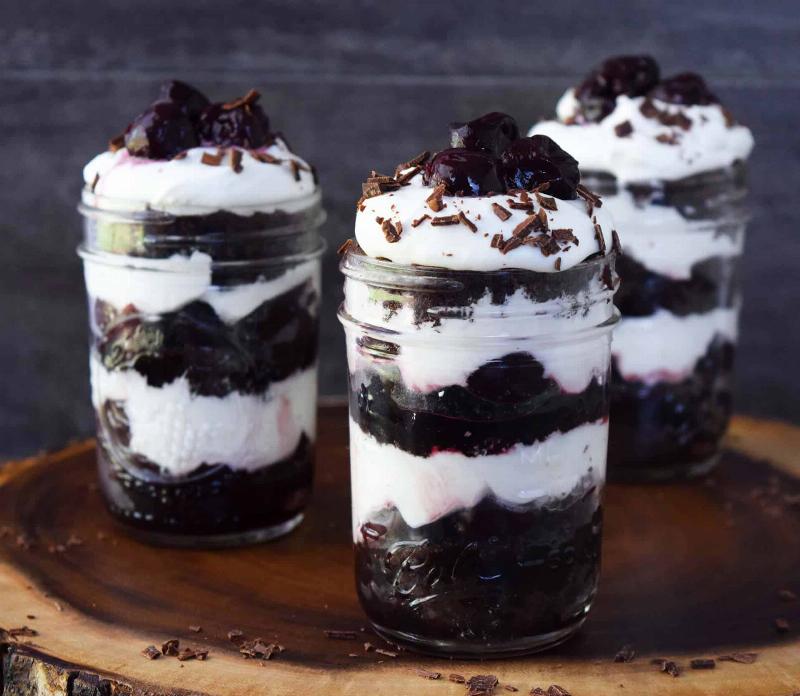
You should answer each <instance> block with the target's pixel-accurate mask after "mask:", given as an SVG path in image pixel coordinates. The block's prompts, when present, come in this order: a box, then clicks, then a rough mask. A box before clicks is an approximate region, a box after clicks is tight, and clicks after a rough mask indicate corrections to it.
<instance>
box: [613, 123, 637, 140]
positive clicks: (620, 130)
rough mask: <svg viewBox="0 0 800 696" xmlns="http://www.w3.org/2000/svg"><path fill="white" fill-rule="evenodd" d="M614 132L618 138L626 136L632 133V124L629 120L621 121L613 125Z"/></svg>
mask: <svg viewBox="0 0 800 696" xmlns="http://www.w3.org/2000/svg"><path fill="white" fill-rule="evenodd" d="M614 133H615V134H616V136H617V137H618V138H627V137H628V136H629V135H630V134H631V133H633V126H632V125H631V122H630V121H623V122H622V123H618V124H617V125H616V126H614Z"/></svg>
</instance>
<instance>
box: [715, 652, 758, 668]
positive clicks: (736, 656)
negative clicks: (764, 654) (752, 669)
mask: <svg viewBox="0 0 800 696" xmlns="http://www.w3.org/2000/svg"><path fill="white" fill-rule="evenodd" d="M717 659H718V660H719V661H720V662H738V663H739V664H741V665H752V664H753V663H754V662H755V661H756V660H758V653H754V652H735V653H729V654H728V655H720V656H719V657H718V658H717Z"/></svg>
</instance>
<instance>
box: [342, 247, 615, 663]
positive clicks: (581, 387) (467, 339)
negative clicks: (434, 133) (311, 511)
mask: <svg viewBox="0 0 800 696" xmlns="http://www.w3.org/2000/svg"><path fill="white" fill-rule="evenodd" d="M341 269H342V271H343V273H344V275H345V277H346V279H345V292H344V302H343V304H342V306H341V309H340V312H339V317H340V320H341V321H342V323H343V325H344V328H345V333H346V341H347V353H348V365H349V379H350V409H349V410H350V461H351V472H352V505H353V518H352V519H353V541H354V546H355V570H356V583H357V592H358V596H359V599H360V601H361V604H362V606H363V608H364V610H365V612H366V614H367V616H368V617H369V619H370V621H371V622H372V624H373V626H374V628H375V629H376V630H377V631H378V632H379V633H380V634H381V635H382V636H384V637H385V638H387V639H389V640H391V641H395V642H399V643H401V644H406V645H408V646H409V647H412V648H416V649H419V650H422V651H429V652H441V653H446V654H449V655H466V656H470V655H471V656H492V655H493V656H500V655H511V654H518V653H526V652H531V651H536V650H539V649H543V648H546V647H548V646H550V645H553V644H556V643H558V642H560V641H562V640H564V639H566V638H567V637H568V636H570V635H571V634H572V633H573V632H575V631H576V630H577V629H578V628H579V627H580V625H581V624H582V623H583V621H584V619H585V618H586V615H587V612H588V611H589V608H590V606H591V604H592V600H593V598H594V595H595V590H596V587H597V580H598V573H599V568H600V541H601V529H602V504H601V498H602V491H603V485H604V480H605V464H606V448H607V435H608V389H607V388H608V374H609V366H610V336H611V329H612V327H613V325H614V324H615V322H616V320H617V317H616V310H615V309H614V306H613V292H614V286H615V282H616V277H615V275H614V255H613V254H609V255H608V256H605V257H599V258H593V259H592V260H589V261H586V262H584V263H582V264H580V265H578V266H576V267H574V268H571V269H569V270H565V271H562V272H557V273H546V272H545V273H542V272H533V271H525V270H500V271H490V272H476V271H457V270H448V269H441V268H431V267H419V266H403V265H399V264H395V263H392V262H389V261H382V260H378V259H374V258H370V257H367V256H365V255H363V253H361V252H360V250H359V249H357V248H352V249H350V250H349V251H347V252H346V253H345V255H344V257H343V259H342V261H341Z"/></svg>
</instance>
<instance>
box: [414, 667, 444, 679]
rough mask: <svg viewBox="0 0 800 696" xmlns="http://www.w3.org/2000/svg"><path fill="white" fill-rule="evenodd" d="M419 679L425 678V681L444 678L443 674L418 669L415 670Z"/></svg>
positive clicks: (421, 668) (422, 668)
mask: <svg viewBox="0 0 800 696" xmlns="http://www.w3.org/2000/svg"><path fill="white" fill-rule="evenodd" d="M414 671H415V672H416V674H417V676H418V677H423V678H425V679H433V680H435V679H439V678H440V677H441V676H442V673H441V672H431V670H429V669H425V668H424V667H417V668H416V669H415V670H414Z"/></svg>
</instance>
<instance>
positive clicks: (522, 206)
mask: <svg viewBox="0 0 800 696" xmlns="http://www.w3.org/2000/svg"><path fill="white" fill-rule="evenodd" d="M508 207H509V208H511V209H512V210H524V211H525V212H526V213H532V212H533V203H518V202H517V201H514V200H510V199H509V201H508Z"/></svg>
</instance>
